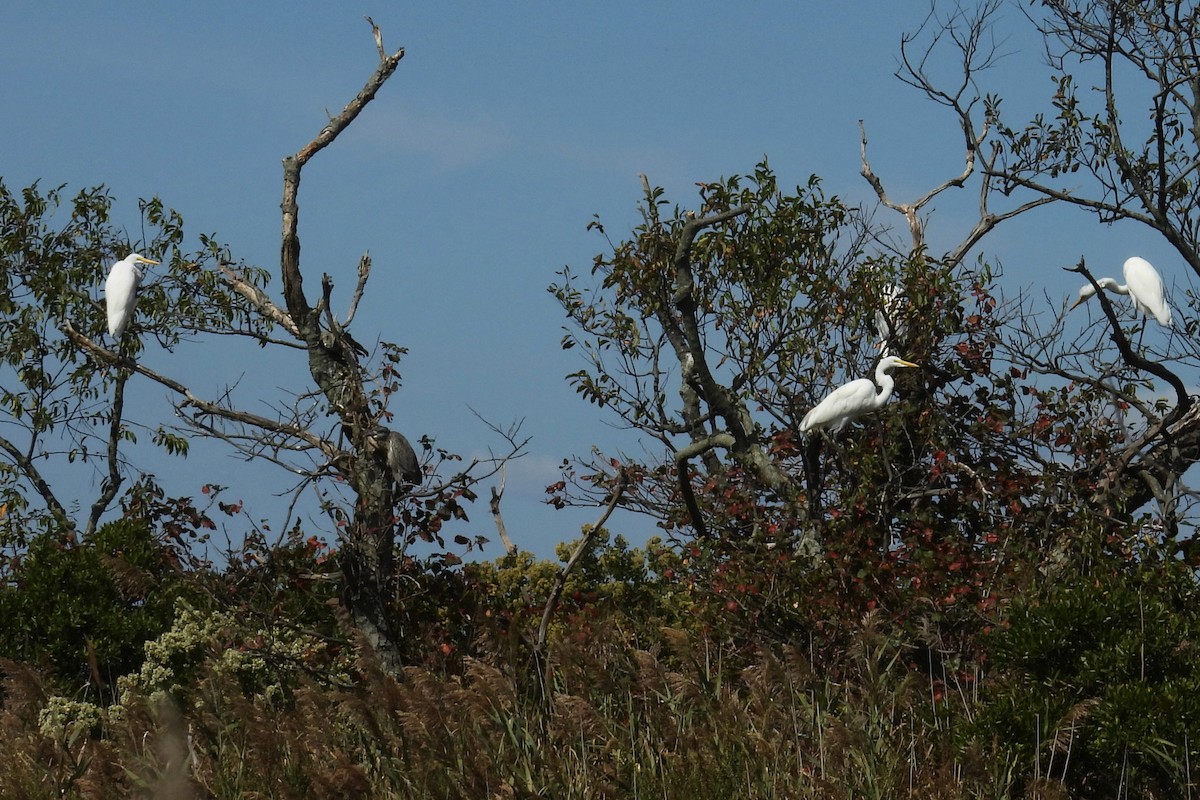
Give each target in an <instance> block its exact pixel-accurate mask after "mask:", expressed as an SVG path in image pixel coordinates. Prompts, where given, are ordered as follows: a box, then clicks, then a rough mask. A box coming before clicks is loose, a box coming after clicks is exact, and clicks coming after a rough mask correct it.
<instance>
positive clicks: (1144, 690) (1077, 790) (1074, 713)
mask: <svg viewBox="0 0 1200 800" xmlns="http://www.w3.org/2000/svg"><path fill="white" fill-rule="evenodd" d="M1198 601H1200V591H1198V590H1197V585H1196V581H1195V578H1194V576H1193V575H1192V574H1191V572H1190V571H1189V570H1187V569H1186V568H1184V567H1182V566H1180V565H1178V564H1177V563H1175V562H1173V561H1170V560H1158V561H1154V562H1143V563H1140V564H1138V565H1136V566H1134V567H1132V568H1130V569H1128V570H1125V571H1121V570H1112V569H1109V570H1107V571H1096V572H1094V573H1093V574H1080V575H1075V576H1072V577H1070V578H1065V579H1062V580H1056V581H1053V582H1049V583H1048V584H1047V585H1046V586H1045V588H1044V589H1043V590H1042V592H1041V593H1040V594H1039V595H1038V596H1036V597H1032V598H1029V599H1027V600H1023V601H1020V602H1017V603H1015V604H1014V605H1013V607H1012V608H1011V609H1010V610H1009V613H1008V615H1007V621H1006V624H1005V626H1004V627H1003V628H1002V629H1000V630H998V631H997V632H996V634H995V635H994V637H993V640H992V645H993V647H992V653H993V659H994V661H993V665H992V674H993V675H996V676H998V677H997V678H996V679H995V681H994V683H993V684H992V686H991V689H990V691H989V693H988V696H987V698H986V708H985V710H984V711H983V713H982V714H981V716H980V718H979V720H978V725H977V730H978V731H979V732H980V733H981V734H982V735H985V736H987V737H988V738H989V740H990V739H993V738H998V739H999V740H1000V741H1002V742H1005V743H1006V746H1007V747H1008V748H1009V750H1010V751H1011V752H1014V753H1016V754H1017V755H1018V760H1019V761H1020V762H1021V763H1025V764H1029V765H1031V766H1032V769H1033V774H1032V775H1031V776H1030V777H1031V778H1032V779H1034V780H1036V779H1038V778H1050V779H1053V780H1061V781H1062V783H1063V784H1065V786H1066V787H1067V788H1068V789H1069V790H1071V791H1072V793H1073V795H1074V796H1079V797H1097V798H1101V797H1118V796H1135V795H1140V796H1154V797H1169V796H1179V797H1182V796H1184V792H1185V787H1186V785H1187V782H1188V781H1189V779H1190V780H1195V774H1196V768H1195V766H1194V765H1196V764H1197V763H1200V605H1198ZM1189 767H1190V776H1189Z"/></svg>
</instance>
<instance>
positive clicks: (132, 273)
mask: <svg viewBox="0 0 1200 800" xmlns="http://www.w3.org/2000/svg"><path fill="white" fill-rule="evenodd" d="M139 264H151V265H155V266H157V265H158V262H157V261H152V260H150V259H148V258H146V257H145V256H143V255H142V254H141V253H130V254H129V255H127V256H125V258H123V259H121V260H120V261H118V262H117V263H115V264H113V265H112V269H110V270H109V271H108V280H107V281H105V282H104V301H105V304H106V305H107V306H108V332H109V334H110V335H111V336H112V337H113V338H114V339H116V340H117V341H120V339H121V334H122V333H124V332H125V326H126V325H128V324H129V320H130V319H131V318H132V317H133V306H134V303H135V302H136V301H137V290H138V286H139V285H141V283H142V277H143V273H142V270H141V269H140V268H139V266H138V265H139Z"/></svg>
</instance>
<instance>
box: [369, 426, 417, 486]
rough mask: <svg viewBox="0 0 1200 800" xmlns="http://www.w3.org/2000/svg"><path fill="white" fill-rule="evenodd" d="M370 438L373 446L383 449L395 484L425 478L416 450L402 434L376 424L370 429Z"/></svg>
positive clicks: (412, 482)
mask: <svg viewBox="0 0 1200 800" xmlns="http://www.w3.org/2000/svg"><path fill="white" fill-rule="evenodd" d="M372 439H373V440H374V441H373V442H372V444H373V446H375V447H381V448H383V449H384V459H385V460H386V461H387V465H388V469H389V470H391V472H392V478H393V479H394V480H395V481H396V485H397V486H401V487H403V486H405V485H408V484H418V483H420V482H421V481H422V480H423V479H424V478H425V473H424V472H422V471H421V462H420V461H418V460H417V451H416V450H414V449H413V446H412V445H411V444H410V443H409V441H408V439H406V438H405V437H404V434H402V433H397V432H396V431H393V430H388V429H387V428H385V427H384V426H382V425H378V426H376V427H375V429H374V430H373V431H372Z"/></svg>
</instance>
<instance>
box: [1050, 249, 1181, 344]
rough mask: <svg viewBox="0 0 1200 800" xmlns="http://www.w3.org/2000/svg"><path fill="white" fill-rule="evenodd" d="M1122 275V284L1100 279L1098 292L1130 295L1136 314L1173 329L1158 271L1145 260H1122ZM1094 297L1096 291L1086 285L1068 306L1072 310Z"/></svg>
mask: <svg viewBox="0 0 1200 800" xmlns="http://www.w3.org/2000/svg"><path fill="white" fill-rule="evenodd" d="M1121 271H1122V273H1123V274H1124V275H1125V283H1123V284H1121V283H1117V282H1116V281H1115V280H1113V279H1112V278H1099V279H1097V280H1096V283H1097V284H1098V285H1099V286H1100V288H1101V289H1106V290H1107V291H1110V292H1113V293H1114V294H1125V295H1129V299H1130V301H1131V302H1132V303H1133V307H1134V308H1135V309H1136V310H1137V312H1138V313H1139V314H1143V315H1145V316H1147V317H1154V318H1155V319H1156V320H1158V324H1159V325H1162V326H1163V327H1164V328H1169V327H1171V325H1172V321H1171V306H1170V305H1168V304H1167V294H1166V290H1165V289H1164V288H1163V279H1162V276H1161V275H1159V274H1158V270H1156V269H1155V268H1154V265H1153V264H1151V263H1150V262H1149V261H1147V260H1146V259H1144V258H1139V257H1138V256H1133V257H1132V258H1128V259H1126V260H1125V265H1124V267H1122V269H1121ZM1095 293H1096V287H1095V286H1093V285H1092V284H1090V283H1088V284H1086V285H1084V286H1083V288H1081V289H1080V290H1079V299H1078V300H1076V301H1075V303H1074V304H1073V305H1072V306H1071V308H1074V307H1075V306H1077V305H1079V304H1080V303H1083V302H1086V301H1087V299H1088V298H1090V297H1091V296H1092V295H1094V294H1095Z"/></svg>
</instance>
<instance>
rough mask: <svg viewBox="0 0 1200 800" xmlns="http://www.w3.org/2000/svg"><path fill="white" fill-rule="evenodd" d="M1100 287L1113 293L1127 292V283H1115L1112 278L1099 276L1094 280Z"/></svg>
mask: <svg viewBox="0 0 1200 800" xmlns="http://www.w3.org/2000/svg"><path fill="white" fill-rule="evenodd" d="M1096 283H1098V284H1100V286H1101V287H1102V288H1105V289H1108V290H1109V291H1110V292H1112V293H1113V294H1129V284H1127V283H1117V282H1116V280H1115V279H1113V278H1101V279H1100V280H1098V281H1096Z"/></svg>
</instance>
